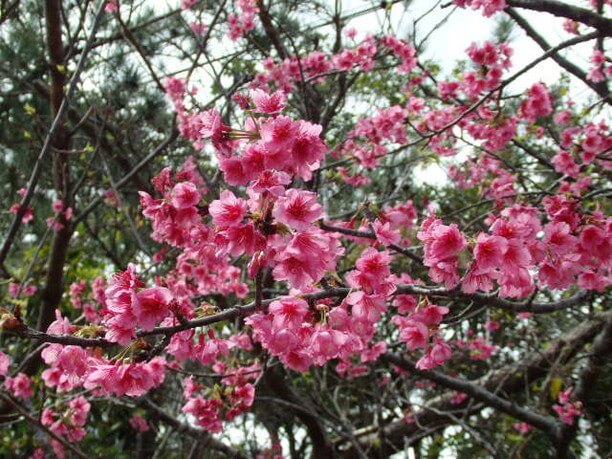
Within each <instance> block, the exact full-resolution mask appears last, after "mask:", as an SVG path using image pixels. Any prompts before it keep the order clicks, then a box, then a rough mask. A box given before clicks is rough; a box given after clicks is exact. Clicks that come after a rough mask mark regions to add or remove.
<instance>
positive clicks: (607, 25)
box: [506, 0, 612, 36]
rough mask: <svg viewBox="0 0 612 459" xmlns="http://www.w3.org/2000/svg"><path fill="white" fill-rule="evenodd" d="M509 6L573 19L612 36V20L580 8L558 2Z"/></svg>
mask: <svg viewBox="0 0 612 459" xmlns="http://www.w3.org/2000/svg"><path fill="white" fill-rule="evenodd" d="M506 3H507V4H508V5H509V6H514V7H516V8H524V9H527V10H533V11H542V12H544V13H550V14H553V15H555V16H561V17H564V18H569V19H572V20H574V21H576V22H581V23H582V24H586V25H588V26H591V27H593V28H595V29H597V30H599V31H600V32H602V33H603V34H605V35H606V36H610V35H612V20H611V19H607V18H606V17H604V16H601V15H599V14H597V13H595V12H593V11H590V10H587V9H586V8H580V7H579V6H573V5H568V4H567V3H562V2H559V1H557V0H506Z"/></svg>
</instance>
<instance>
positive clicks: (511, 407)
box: [383, 354, 558, 435]
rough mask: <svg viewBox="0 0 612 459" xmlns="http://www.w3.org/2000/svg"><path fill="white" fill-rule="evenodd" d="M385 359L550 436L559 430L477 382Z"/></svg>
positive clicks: (401, 360)
mask: <svg viewBox="0 0 612 459" xmlns="http://www.w3.org/2000/svg"><path fill="white" fill-rule="evenodd" d="M383 359H384V360H386V361H387V362H389V363H392V364H394V365H397V366H398V367H400V368H402V369H404V370H408V371H409V372H410V373H412V374H416V375H417V376H421V377H423V378H425V379H429V380H430V381H434V382H436V383H438V384H440V385H441V386H444V387H447V388H449V389H453V390H456V391H459V392H463V393H465V394H467V395H469V396H470V397H472V398H474V399H475V400H478V401H479V402H482V403H484V404H485V405H487V406H490V407H491V408H495V409H496V410H498V411H501V412H503V413H506V414H509V415H510V416H513V417H515V418H516V419H519V420H521V421H523V422H526V423H528V424H531V425H532V426H534V427H537V428H538V429H540V430H542V431H543V432H546V433H547V434H549V435H553V434H554V433H555V431H556V429H557V424H558V423H557V421H555V419H553V418H551V417H549V416H542V415H540V414H537V413H535V412H533V411H530V410H528V409H525V408H522V407H520V406H518V405H516V404H514V403H512V402H510V401H508V400H506V399H504V398H503V397H500V396H498V395H495V394H494V393H493V392H491V391H489V390H487V389H486V388H484V387H482V386H481V385H479V384H477V383H475V382H472V381H469V380H467V379H462V378H453V377H451V376H447V375H445V374H443V373H440V372H439V371H435V370H418V369H417V368H416V367H415V366H414V364H413V363H412V362H409V361H408V360H406V359H404V358H402V357H401V356H399V355H397V354H385V355H384V356H383Z"/></svg>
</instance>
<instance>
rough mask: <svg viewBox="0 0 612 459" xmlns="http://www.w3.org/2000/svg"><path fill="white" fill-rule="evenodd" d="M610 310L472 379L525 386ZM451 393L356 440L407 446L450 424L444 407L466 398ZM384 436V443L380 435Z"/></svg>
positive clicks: (508, 387)
mask: <svg viewBox="0 0 612 459" xmlns="http://www.w3.org/2000/svg"><path fill="white" fill-rule="evenodd" d="M610 315H611V314H610V313H608V314H606V315H602V316H600V317H597V318H595V319H593V320H590V321H588V322H586V323H584V324H582V325H580V326H578V327H576V328H574V329H573V330H572V331H570V332H568V333H566V334H564V335H562V336H561V337H560V338H558V339H556V340H554V341H552V342H551V343H550V345H549V346H548V347H547V348H546V349H545V350H538V351H536V352H534V353H533V354H531V355H528V356H526V357H525V358H522V359H521V360H520V361H517V362H515V363H513V364H510V365H506V366H503V367H501V368H498V369H496V370H493V371H491V372H489V373H488V374H487V375H486V376H484V377H482V378H479V379H477V380H476V381H474V384H477V385H479V386H481V387H483V388H484V389H486V390H488V391H496V392H504V393H506V394H511V393H515V392H518V391H522V390H524V388H525V386H526V385H529V384H531V383H532V382H534V381H536V380H538V379H539V378H541V377H543V376H544V375H545V374H547V372H548V370H549V368H550V365H551V362H554V361H555V360H559V363H560V364H564V363H566V362H568V361H569V360H570V359H571V358H572V357H574V356H575V355H576V353H577V352H578V351H579V350H580V349H581V348H582V347H583V346H584V345H585V344H586V343H588V342H590V341H591V340H592V339H593V338H594V337H595V336H596V335H597V334H598V333H599V331H600V330H601V329H602V327H603V325H604V322H605V321H606V320H607V319H608V318H609V317H610ZM453 396H454V394H445V395H443V396H441V397H438V398H436V399H435V400H433V401H431V402H430V404H429V405H428V406H430V407H432V408H434V409H435V411H433V410H428V409H423V410H420V411H418V412H417V413H415V414H414V418H415V422H414V423H412V424H406V423H405V422H404V421H403V420H398V421H394V422H392V423H390V424H388V425H387V426H385V427H383V428H382V433H380V431H381V427H379V426H371V427H368V428H364V429H360V430H358V431H357V432H355V435H356V436H357V437H358V438H359V443H360V445H361V446H362V448H364V449H369V450H370V456H371V457H379V456H386V455H389V454H391V453H392V452H394V451H396V450H397V449H402V448H404V447H405V446H408V445H410V444H412V443H414V442H415V441H417V440H418V439H420V438H422V437H423V436H426V435H429V434H431V433H433V432H435V431H437V430H439V429H441V428H444V427H446V426H448V425H450V424H452V419H449V418H448V416H446V415H444V412H445V411H453V410H458V409H463V411H465V409H466V407H467V406H468V402H464V403H462V404H459V405H457V404H453V403H452V399H453ZM482 408H483V406H482V405H474V404H472V405H470V408H469V410H468V413H467V414H475V413H478V412H479V411H480V410H482ZM381 438H384V440H385V441H384V443H381V442H380V439H381ZM339 448H340V449H341V450H342V451H343V453H342V456H341V457H343V458H351V457H355V451H354V449H353V447H352V446H351V445H350V444H343V445H342V446H339Z"/></svg>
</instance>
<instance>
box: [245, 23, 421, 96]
mask: <svg viewBox="0 0 612 459" xmlns="http://www.w3.org/2000/svg"><path fill="white" fill-rule="evenodd" d="M388 54H390V55H392V56H394V57H396V58H397V59H399V65H398V66H397V71H398V72H399V73H410V72H411V71H412V70H413V69H414V68H415V67H416V65H417V60H416V50H415V49H414V47H413V46H412V45H410V44H409V43H408V42H407V41H405V40H401V39H399V38H397V37H395V36H392V35H385V36H383V37H381V38H380V39H379V40H377V39H375V37H372V36H367V37H365V38H364V39H363V40H361V41H360V42H359V43H357V44H356V45H355V46H354V47H353V48H344V49H343V50H342V51H341V52H339V53H337V54H328V53H325V52H323V51H313V52H311V53H309V54H307V55H306V56H300V57H299V58H298V57H297V56H290V57H288V58H286V59H284V60H282V61H280V62H275V61H274V60H273V59H271V58H268V59H266V60H264V62H263V66H264V71H263V72H261V73H258V74H256V75H255V79H254V80H253V82H252V84H251V85H252V87H254V88H264V87H266V88H270V89H279V90H282V91H284V92H286V93H290V92H291V91H292V90H293V89H294V88H295V85H296V84H298V83H299V82H300V81H302V80H303V79H304V80H306V81H309V82H313V83H322V82H324V81H325V80H326V77H327V76H329V75H333V74H334V73H335V72H338V71H349V70H354V69H355V70H361V71H370V70H372V69H373V68H374V65H375V62H376V59H377V58H378V57H380V56H382V55H388Z"/></svg>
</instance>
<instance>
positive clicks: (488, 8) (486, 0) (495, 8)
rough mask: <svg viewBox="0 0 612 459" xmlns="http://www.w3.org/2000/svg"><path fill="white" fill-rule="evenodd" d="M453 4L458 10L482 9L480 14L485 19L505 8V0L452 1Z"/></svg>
mask: <svg viewBox="0 0 612 459" xmlns="http://www.w3.org/2000/svg"><path fill="white" fill-rule="evenodd" d="M453 3H454V4H455V5H457V6H458V7H460V8H466V7H468V6H469V7H470V8H472V9H473V10H478V9H482V14H483V15H484V16H487V17H488V16H493V15H494V14H495V13H497V12H499V11H502V10H503V9H504V8H506V0H453Z"/></svg>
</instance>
